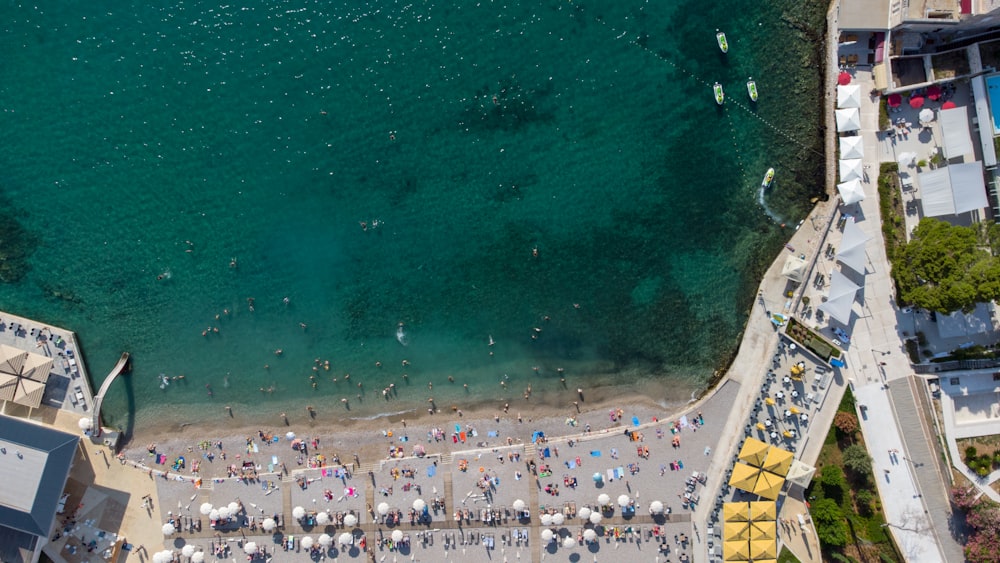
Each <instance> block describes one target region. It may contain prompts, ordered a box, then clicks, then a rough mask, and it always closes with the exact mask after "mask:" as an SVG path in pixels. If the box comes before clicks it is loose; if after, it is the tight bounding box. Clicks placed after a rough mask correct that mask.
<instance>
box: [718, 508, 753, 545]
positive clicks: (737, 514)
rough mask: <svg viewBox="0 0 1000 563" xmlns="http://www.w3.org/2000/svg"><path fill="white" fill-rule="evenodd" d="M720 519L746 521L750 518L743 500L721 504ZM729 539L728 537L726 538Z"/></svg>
mask: <svg viewBox="0 0 1000 563" xmlns="http://www.w3.org/2000/svg"><path fill="white" fill-rule="evenodd" d="M722 519H723V520H724V521H726V522H746V521H747V520H749V519H750V513H749V511H748V505H747V503H745V502H727V503H725V504H723V505H722ZM726 539H729V538H726Z"/></svg>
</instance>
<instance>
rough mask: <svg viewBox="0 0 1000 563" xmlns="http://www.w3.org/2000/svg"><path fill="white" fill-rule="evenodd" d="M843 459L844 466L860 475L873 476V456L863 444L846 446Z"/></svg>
mask: <svg viewBox="0 0 1000 563" xmlns="http://www.w3.org/2000/svg"><path fill="white" fill-rule="evenodd" d="M841 459H842V460H843V463H844V467H846V468H847V469H849V470H850V471H851V473H853V474H855V475H857V476H859V477H864V478H868V477H871V474H872V456H870V455H868V450H866V449H865V447H864V446H862V445H861V444H851V445H850V446H847V447H846V448H844V451H843V457H842V458H841Z"/></svg>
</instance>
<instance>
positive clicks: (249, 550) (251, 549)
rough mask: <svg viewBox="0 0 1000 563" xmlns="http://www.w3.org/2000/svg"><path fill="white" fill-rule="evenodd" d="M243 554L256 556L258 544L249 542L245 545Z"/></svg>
mask: <svg viewBox="0 0 1000 563" xmlns="http://www.w3.org/2000/svg"><path fill="white" fill-rule="evenodd" d="M243 552H244V553H246V554H247V555H254V554H256V553H257V542H252V541H250V542H247V543H245V544H243Z"/></svg>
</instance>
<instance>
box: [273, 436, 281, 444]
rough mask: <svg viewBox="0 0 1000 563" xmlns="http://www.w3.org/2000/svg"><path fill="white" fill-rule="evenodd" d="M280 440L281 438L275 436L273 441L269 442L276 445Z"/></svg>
mask: <svg viewBox="0 0 1000 563" xmlns="http://www.w3.org/2000/svg"><path fill="white" fill-rule="evenodd" d="M280 439H281V438H279V437H277V436H275V437H274V439H273V440H271V441H272V442H274V443H277V442H278V440H280Z"/></svg>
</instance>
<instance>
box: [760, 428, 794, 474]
mask: <svg viewBox="0 0 1000 563" xmlns="http://www.w3.org/2000/svg"><path fill="white" fill-rule="evenodd" d="M785 437H786V438H790V437H791V436H790V435H789V433H788V432H787V431H786V433H785ZM793 457H794V456H792V452H790V451H788V450H785V449H782V448H778V447H775V446H771V448H770V449H769V450H768V451H767V457H766V458H765V459H764V463H763V464H762V465H761V467H762V468H764V469H765V470H767V471H770V472H771V473H774V474H775V475H779V476H781V477H784V476H785V475H788V470H789V469H790V468H791V467H792V459H793Z"/></svg>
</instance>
